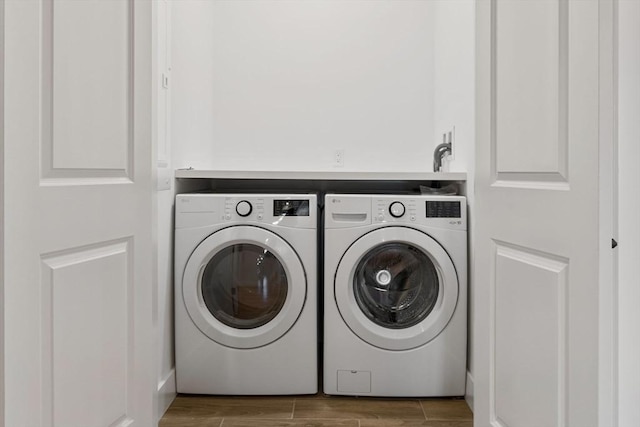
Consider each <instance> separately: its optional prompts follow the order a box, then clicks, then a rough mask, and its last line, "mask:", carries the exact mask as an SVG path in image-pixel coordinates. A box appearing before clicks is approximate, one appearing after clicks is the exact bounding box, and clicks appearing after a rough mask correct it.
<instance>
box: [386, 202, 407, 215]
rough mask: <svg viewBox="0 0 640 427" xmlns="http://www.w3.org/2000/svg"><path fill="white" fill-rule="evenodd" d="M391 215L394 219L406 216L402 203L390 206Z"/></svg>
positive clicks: (394, 203)
mask: <svg viewBox="0 0 640 427" xmlns="http://www.w3.org/2000/svg"><path fill="white" fill-rule="evenodd" d="M389 213H390V214H391V216H392V217H394V218H400V217H401V216H402V215H404V205H403V204H402V203H400V202H393V203H391V205H390V206H389Z"/></svg>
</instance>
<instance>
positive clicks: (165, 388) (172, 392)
mask: <svg viewBox="0 0 640 427" xmlns="http://www.w3.org/2000/svg"><path fill="white" fill-rule="evenodd" d="M176 396H177V393H176V370H175V368H172V369H171V372H169V374H168V375H167V376H166V377H165V378H164V379H163V380H162V381H160V382H159V383H158V413H157V414H156V415H157V416H158V421H159V420H160V418H162V416H163V415H164V413H165V412H167V409H169V406H171V403H172V402H173V400H174V399H175V398H176Z"/></svg>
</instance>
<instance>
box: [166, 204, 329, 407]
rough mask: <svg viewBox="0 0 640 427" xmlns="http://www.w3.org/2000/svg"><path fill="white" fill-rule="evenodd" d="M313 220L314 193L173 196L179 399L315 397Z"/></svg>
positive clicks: (314, 212)
mask: <svg viewBox="0 0 640 427" xmlns="http://www.w3.org/2000/svg"><path fill="white" fill-rule="evenodd" d="M317 222H318V216H317V196H316V195H314V194H282V195H280V194H181V195H177V196H176V216H175V327H176V329H175V340H176V352H175V356H176V379H177V390H178V392H180V393H197V394H228V395H269V394H312V393H316V392H317V390H318V374H317V363H318V362H317V349H318V346H317V335H318V334H317V324H318V322H317V235H318V233H317V231H318V230H317V228H318V227H317Z"/></svg>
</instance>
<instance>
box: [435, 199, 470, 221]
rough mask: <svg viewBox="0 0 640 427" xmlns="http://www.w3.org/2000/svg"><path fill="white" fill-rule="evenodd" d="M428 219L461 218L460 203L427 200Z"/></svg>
mask: <svg viewBox="0 0 640 427" xmlns="http://www.w3.org/2000/svg"><path fill="white" fill-rule="evenodd" d="M426 203H427V218H461V217H462V213H461V212H460V202H447V201H442V200H427V202H426Z"/></svg>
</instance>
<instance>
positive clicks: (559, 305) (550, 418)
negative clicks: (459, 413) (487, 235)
mask: <svg viewBox="0 0 640 427" xmlns="http://www.w3.org/2000/svg"><path fill="white" fill-rule="evenodd" d="M492 245H493V251H492V258H493V260H492V263H491V265H492V274H491V277H492V279H491V282H490V289H491V291H490V292H491V306H490V307H491V308H490V312H491V327H490V330H491V334H490V344H489V346H490V348H491V349H492V354H491V361H490V363H491V374H490V378H491V396H490V400H491V419H492V423H493V424H494V425H495V426H500V427H507V426H515V425H545V426H547V425H548V426H551V425H554V426H559V427H562V426H565V425H566V421H565V418H566V413H567V409H566V405H567V395H566V393H567V385H566V376H567V369H568V360H567V323H568V310H569V308H568V305H567V292H568V283H569V276H568V275H569V259H567V258H565V257H562V256H558V255H555V254H549V253H545V252H542V251H538V250H535V249H532V248H527V247H523V246H519V245H515V244H512V243H507V242H503V241H499V240H493V242H492ZM525 295H526V297H524V296H525ZM501 320H503V321H501ZM533 355H535V356H533ZM532 358H534V359H535V361H536V363H534V364H531V363H527V362H531V360H532ZM498 362H499V363H498ZM544 362H547V364H546V365H545V364H544ZM532 400H533V401H536V402H541V401H544V400H546V408H545V409H544V410H541V408H540V404H538V405H537V406H536V407H532V406H531V405H530V404H529V403H530V402H531V401H532Z"/></svg>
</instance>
